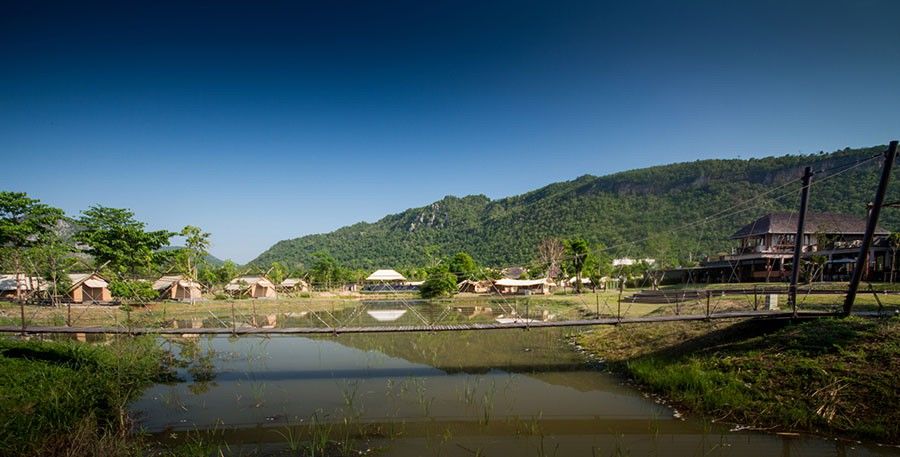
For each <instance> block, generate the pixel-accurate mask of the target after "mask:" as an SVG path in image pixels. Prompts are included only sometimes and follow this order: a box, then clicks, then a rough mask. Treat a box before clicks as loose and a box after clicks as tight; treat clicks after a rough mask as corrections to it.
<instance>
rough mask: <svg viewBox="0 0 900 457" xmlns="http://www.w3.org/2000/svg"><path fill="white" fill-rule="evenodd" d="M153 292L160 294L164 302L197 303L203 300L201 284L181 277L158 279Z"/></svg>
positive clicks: (154, 283)
mask: <svg viewBox="0 0 900 457" xmlns="http://www.w3.org/2000/svg"><path fill="white" fill-rule="evenodd" d="M153 290H155V291H157V292H159V298H161V299H163V300H180V301H195V300H200V299H202V298H203V290H202V288H201V287H200V283H199V282H197V281H192V280H190V279H185V278H184V276H181V275H174V276H163V277H161V278H159V279H157V280H156V281H154V282H153Z"/></svg>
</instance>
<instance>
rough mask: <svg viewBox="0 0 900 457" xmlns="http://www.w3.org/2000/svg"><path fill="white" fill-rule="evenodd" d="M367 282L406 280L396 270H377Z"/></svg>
mask: <svg viewBox="0 0 900 457" xmlns="http://www.w3.org/2000/svg"><path fill="white" fill-rule="evenodd" d="M366 281H406V278H405V277H404V276H403V275H401V274H400V273H397V272H396V271H395V270H376V271H375V272H374V273H372V274H370V275H369V277H368V278H366Z"/></svg>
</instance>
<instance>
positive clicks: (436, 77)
mask: <svg viewBox="0 0 900 457" xmlns="http://www.w3.org/2000/svg"><path fill="white" fill-rule="evenodd" d="M242 3H246V5H242ZM251 3H253V4H254V5H252V6H251V5H250V4H251ZM256 3H264V4H265V6H261V5H257V4H256ZM485 3H487V2H482V1H472V2H467V1H454V2H431V1H421V0H415V1H396V2H393V1H391V2H382V1H361V2H347V1H333V0H329V1H321V2H316V3H302V2H293V1H285V2H277V1H267V2H230V1H216V2H210V3H208V4H198V3H191V2H146V3H145V4H143V5H139V4H138V2H121V1H111V2H106V3H87V2H59V3H56V2H35V1H30V0H24V1H21V2H19V1H5V2H3V3H2V6H0V65H2V67H0V69H2V71H0V158H2V159H3V163H4V164H5V165H6V169H5V170H4V173H3V174H2V178H0V189H3V190H17V191H25V192H28V193H29V194H32V195H33V196H34V197H36V198H40V199H42V200H43V201H45V202H47V203H49V204H52V205H55V206H58V207H61V208H63V209H65V210H66V211H67V212H68V213H69V214H70V215H77V214H78V212H79V211H80V210H82V209H85V208H87V207H88V206H90V205H93V204H98V203H99V204H103V205H106V206H114V207H127V208H131V209H132V210H134V211H135V212H136V213H137V215H138V217H139V218H140V219H141V220H144V221H146V222H148V223H149V224H150V225H151V226H152V227H154V228H168V229H172V230H177V229H179V228H180V227H182V226H184V225H186V224H193V225H199V226H201V227H203V228H204V229H206V230H208V231H210V232H212V233H213V243H214V246H213V249H212V252H213V253H214V254H216V255H218V256H220V257H228V258H232V259H234V260H236V261H239V262H246V261H248V260H251V259H252V258H253V257H255V256H256V255H257V254H259V253H260V252H261V251H263V250H264V249H266V248H267V247H268V246H270V245H271V244H272V243H274V242H276V241H278V240H281V239H287V238H293V237H296V236H300V235H304V234H309V233H316V232H323V231H330V230H332V229H335V228H338V227H340V226H343V225H347V224H350V223H354V222H357V221H360V220H367V221H373V220H376V219H378V218H379V217H381V216H383V215H385V214H388V213H392V212H398V211H401V210H403V209H406V208H408V207H414V206H421V205H425V204H428V203H430V202H432V201H434V200H437V199H439V198H441V197H442V196H444V195H447V194H453V195H466V194H477V193H483V194H486V195H488V196H489V197H492V198H496V197H502V196H507V195H512V194H517V193H521V192H524V191H527V190H530V189H533V188H536V187H539V186H542V185H544V184H547V183H550V182H554V181H559V180H566V179H572V178H574V177H576V176H579V175H582V174H586V173H590V174H596V175H602V174H607V173H610V172H615V171H620V170H625V169H631V168H636V167H643V166H647V165H653V164H662V163H670V162H678V161H687V160H694V159H699V158H711V157H751V156H765V155H773V154H785V153H796V152H818V151H819V150H833V149H838V148H842V147H845V146H870V145H874V144H882V143H885V142H887V141H888V140H890V139H892V138H896V137H898V136H900V115H898V107H900V27H898V26H897V23H898V22H897V21H898V20H900V2H896V1H890V0H887V1H864V0H863V1H846V2H831V1H815V2H812V1H810V2H794V1H791V2H783V1H747V2H737V1H710V2H668V1H660V2H621V3H618V2H617V3H604V2H597V1H593V2H577V3H576V2H559V1H553V2H550V1H547V2H541V3H539V2H529V1H521V0H516V1H509V2H491V4H490V5H487V4H485ZM675 3H690V5H689V6H685V5H674V4H675Z"/></svg>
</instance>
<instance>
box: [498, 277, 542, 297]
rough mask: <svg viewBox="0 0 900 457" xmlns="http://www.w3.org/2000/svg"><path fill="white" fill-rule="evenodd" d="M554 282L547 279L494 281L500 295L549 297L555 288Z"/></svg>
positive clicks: (504, 279)
mask: <svg viewBox="0 0 900 457" xmlns="http://www.w3.org/2000/svg"><path fill="white" fill-rule="evenodd" d="M554 286H555V284H553V282H552V281H550V280H549V279H547V278H541V279H509V278H503V279H498V280H496V281H494V288H495V289H496V290H497V292H499V293H500V294H504V295H507V294H523V295H547V294H549V293H550V289H551V288H552V287H554Z"/></svg>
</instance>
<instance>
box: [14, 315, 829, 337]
mask: <svg viewBox="0 0 900 457" xmlns="http://www.w3.org/2000/svg"><path fill="white" fill-rule="evenodd" d="M837 315H839V313H835V312H824V311H799V312H797V317H799V318H812V317H828V316H837ZM793 317H794V314H793V313H791V312H789V311H788V312H773V311H737V312H722V313H712V314H709V315H706V314H692V315H671V316H647V317H623V318H621V319H617V318H601V319H580V320H566V321H547V322H525V321H522V322H511V323H472V324H435V325H424V324H423V325H394V326H391V325H385V326H366V327H285V328H261V327H241V326H237V327H233V328H232V327H208V328H152V327H134V328H128V327H25V328H24V329H23V328H22V327H16V326H0V333H26V334H75V333H84V334H88V333H90V334H125V335H183V334H192V335H194V334H196V335H339V334H343V333H405V332H460V331H476V330H508V329H523V330H525V329H532V328H534V329H538V328H549V327H589V326H595V325H619V324H647V323H655V322H683V321H703V320H718V319H790V318H793Z"/></svg>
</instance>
